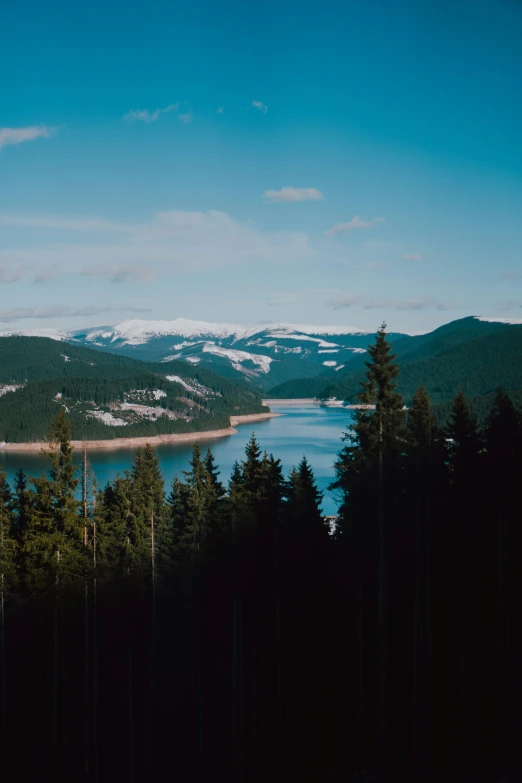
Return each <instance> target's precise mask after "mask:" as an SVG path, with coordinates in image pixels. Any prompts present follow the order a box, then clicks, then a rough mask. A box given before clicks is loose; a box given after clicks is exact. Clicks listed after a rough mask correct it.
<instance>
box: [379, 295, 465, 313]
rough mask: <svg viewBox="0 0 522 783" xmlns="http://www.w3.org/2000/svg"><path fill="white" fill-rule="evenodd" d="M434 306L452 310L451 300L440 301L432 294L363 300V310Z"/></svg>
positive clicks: (423, 308) (422, 308)
mask: <svg viewBox="0 0 522 783" xmlns="http://www.w3.org/2000/svg"><path fill="white" fill-rule="evenodd" d="M431 307H434V308H436V309H437V310H454V309H455V305H454V303H453V302H444V301H443V302H440V301H438V300H437V299H435V298H434V297H432V296H421V297H413V298H412V299H399V300H397V299H373V300H370V301H367V302H365V304H364V309H365V310H381V309H387V310H405V311H412V310H413V311H414V310H427V309H428V308H431Z"/></svg>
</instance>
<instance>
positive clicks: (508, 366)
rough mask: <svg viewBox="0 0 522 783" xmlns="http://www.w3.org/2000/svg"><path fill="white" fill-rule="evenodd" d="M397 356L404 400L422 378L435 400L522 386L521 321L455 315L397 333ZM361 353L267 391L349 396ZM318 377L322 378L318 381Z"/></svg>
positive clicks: (360, 369) (360, 372) (356, 385)
mask: <svg viewBox="0 0 522 783" xmlns="http://www.w3.org/2000/svg"><path fill="white" fill-rule="evenodd" d="M393 350H394V354H395V355H396V356H397V358H398V359H399V360H400V376H399V380H398V388H399V391H400V393H401V394H402V395H403V396H404V397H405V398H406V401H407V402H408V401H410V400H411V399H412V397H413V394H414V393H415V390H416V388H417V387H418V386H419V385H420V384H424V385H425V386H426V388H427V390H428V392H429V394H430V397H431V398H432V400H433V401H434V402H435V403H438V402H444V401H446V400H450V399H451V398H452V397H453V396H454V394H455V393H456V391H457V389H458V388H459V387H461V388H462V389H463V390H464V392H465V393H466V395H467V396H468V397H478V396H481V395H487V394H491V393H493V392H494V390H495V389H496V388H497V387H498V386H502V387H503V388H504V389H506V390H508V391H518V390H522V325H513V324H504V323H498V322H482V321H479V320H478V319H474V318H465V319H462V320H461V321H455V322H453V323H452V324H448V325H446V326H444V327H441V328H440V329H437V330H435V331H434V332H431V333H430V334H429V335H419V336H417V337H409V338H402V339H400V340H397V341H396V342H395V343H394V344H393ZM364 362H365V357H361V358H359V357H358V360H357V365H356V364H355V363H352V364H351V365H350V369H348V368H347V369H346V370H345V371H344V372H343V373H342V374H341V373H339V376H340V377H339V378H336V379H335V381H334V382H332V379H331V377H330V378H323V379H320V378H302V379H299V380H296V381H291V382H288V383H283V384H280V385H279V386H276V387H275V388H273V389H272V390H271V391H270V396H271V397H276V398H295V397H309V396H316V397H320V398H328V397H337V399H344V400H346V401H350V402H351V401H353V400H354V399H355V397H356V395H357V394H358V392H359V390H360V384H361V380H362V379H363V377H364V372H365V366H364ZM321 380H322V382H321Z"/></svg>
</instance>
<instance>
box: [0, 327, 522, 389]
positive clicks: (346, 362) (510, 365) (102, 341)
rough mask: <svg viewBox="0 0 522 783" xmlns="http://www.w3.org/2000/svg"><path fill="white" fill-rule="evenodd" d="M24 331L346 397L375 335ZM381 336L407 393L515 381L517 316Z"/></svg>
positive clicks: (513, 384) (265, 384) (346, 331)
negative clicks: (419, 386) (425, 388)
mask: <svg viewBox="0 0 522 783" xmlns="http://www.w3.org/2000/svg"><path fill="white" fill-rule="evenodd" d="M3 334H4V335H6V334H14V333H13V332H4V333H3ZM24 334H26V335H32V336H47V337H50V338H52V339H54V340H59V341H65V342H70V343H72V344H74V345H78V346H84V347H89V348H91V349H97V350H98V351H100V350H101V351H103V352H108V353H113V354H117V355H122V356H127V357H132V358H135V359H140V360H142V361H146V362H155V363H157V364H160V365H167V366H168V365H169V364H170V363H172V362H174V363H175V364H178V365H179V364H180V363H185V365H186V364H188V365H192V366H193V367H194V368H196V367H197V368H200V369H206V370H211V371H213V372H215V373H217V374H218V375H220V376H222V377H225V378H230V379H233V380H235V381H239V382H241V384H242V385H243V384H244V383H245V382H246V383H247V384H248V385H250V386H252V387H254V388H256V389H257V390H259V391H262V392H263V393H265V394H267V393H270V395H271V396H277V397H309V396H323V397H324V396H335V397H337V398H339V399H346V400H351V399H353V398H354V396H355V395H356V394H357V392H358V390H359V383H360V378H361V373H362V372H363V371H364V368H365V361H366V360H367V356H366V351H367V349H368V346H369V345H371V344H372V343H373V342H374V339H375V332H368V331H365V330H362V329H358V328H357V327H354V326H317V325H307V324H288V323H280V324H257V325H254V326H242V325H237V324H226V323H208V322H205V321H192V320H187V319H183V318H177V319H174V320H172V321H146V320H129V321H124V322H122V323H119V324H116V325H114V326H102V327H98V328H93V329H84V330H78V331H74V332H60V331H53V330H32V331H30V332H24ZM388 338H389V339H390V341H392V342H393V344H394V351H395V353H396V355H397V359H398V360H399V364H400V367H401V390H402V391H403V393H404V394H405V396H406V397H411V395H412V394H413V391H414V389H415V387H416V385H417V384H418V383H420V382H423V383H426V384H427V385H428V386H429V388H430V392H431V394H432V395H433V399H434V401H443V400H446V399H448V398H449V397H451V395H452V394H453V393H454V392H455V390H456V389H457V388H458V386H459V385H462V386H463V388H464V389H467V390H468V393H469V394H470V395H472V396H473V395H476V394H485V393H488V392H490V391H492V390H493V389H494V388H495V386H496V385H498V384H500V383H502V385H505V387H506V388H507V389H518V388H522V378H521V379H520V382H519V379H518V376H517V372H518V370H517V365H520V366H522V321H521V320H520V319H518V320H517V319H502V318H489V317H485V316H469V317H467V318H462V319H459V320H457V321H452V322H450V323H448V324H445V325H444V326H441V327H439V328H438V329H435V330H434V331H432V332H428V333H426V334H414V335H409V334H401V333H394V332H390V333H389V334H388ZM490 387H492V388H490Z"/></svg>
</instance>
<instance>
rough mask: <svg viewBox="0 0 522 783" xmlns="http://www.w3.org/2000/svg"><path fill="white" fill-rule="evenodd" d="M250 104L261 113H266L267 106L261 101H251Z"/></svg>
mask: <svg viewBox="0 0 522 783" xmlns="http://www.w3.org/2000/svg"><path fill="white" fill-rule="evenodd" d="M252 106H254V108H256V109H259V111H260V112H261V114H266V113H267V111H268V106H265V104H264V103H261V101H252Z"/></svg>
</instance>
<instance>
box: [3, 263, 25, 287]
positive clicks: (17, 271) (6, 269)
mask: <svg viewBox="0 0 522 783" xmlns="http://www.w3.org/2000/svg"><path fill="white" fill-rule="evenodd" d="M23 276H24V270H23V269H22V267H15V268H13V267H11V266H7V265H6V264H0V283H16V282H17V281H18V280H20V278H22V277H23Z"/></svg>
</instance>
